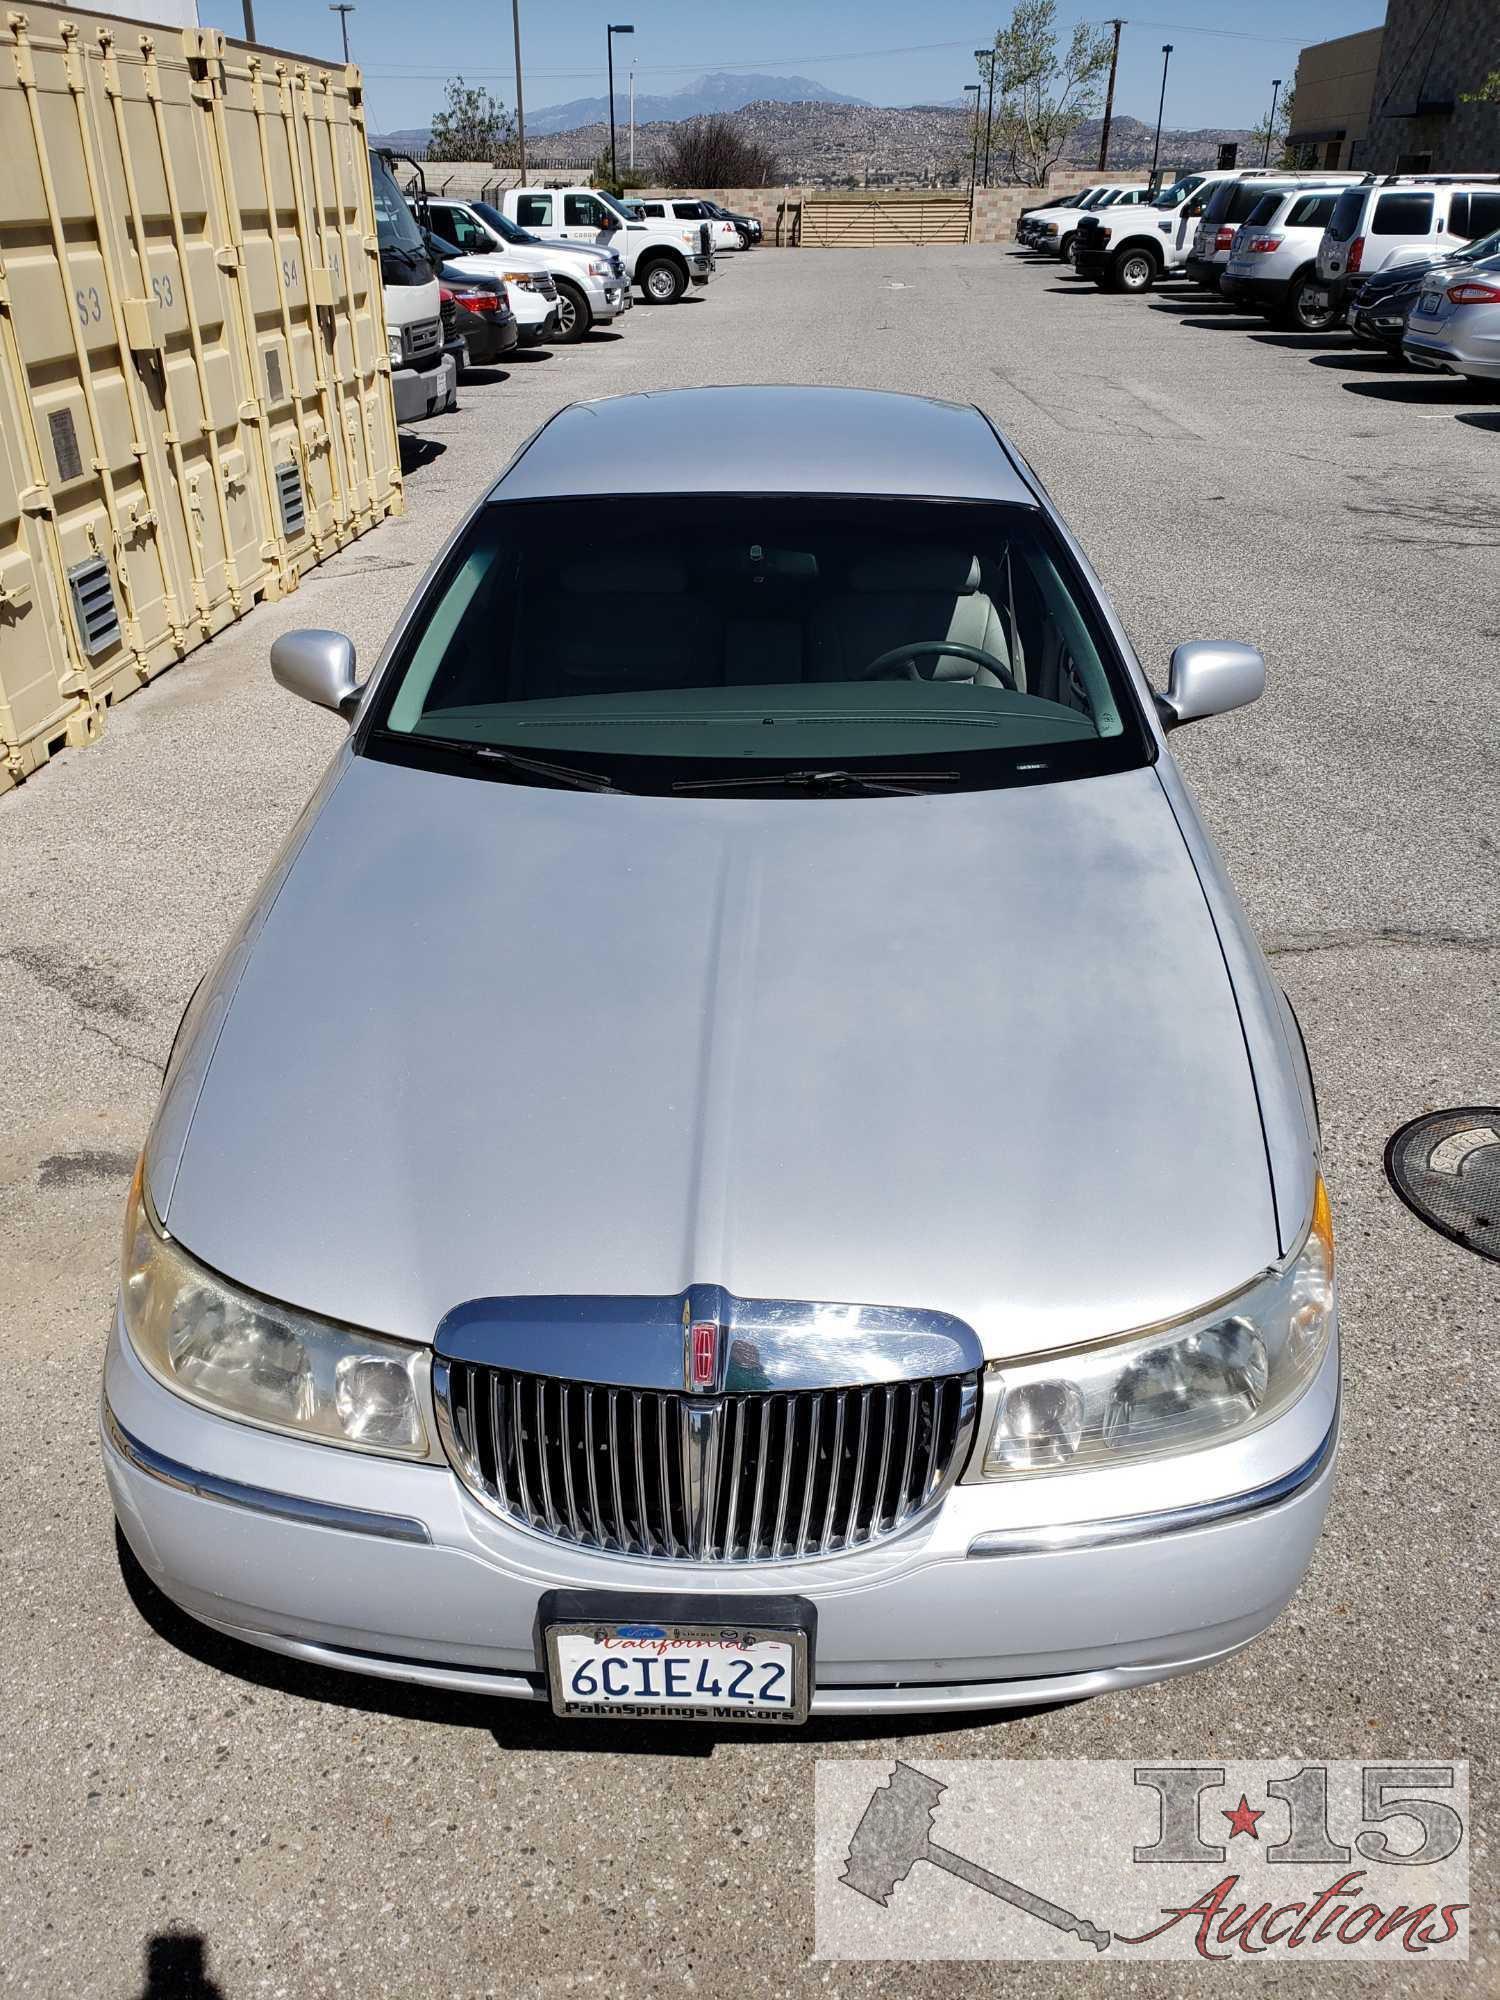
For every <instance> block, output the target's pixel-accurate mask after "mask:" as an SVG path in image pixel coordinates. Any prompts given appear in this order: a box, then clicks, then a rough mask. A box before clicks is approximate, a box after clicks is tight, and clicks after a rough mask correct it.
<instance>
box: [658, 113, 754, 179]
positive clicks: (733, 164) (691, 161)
mask: <svg viewBox="0 0 1500 2000" xmlns="http://www.w3.org/2000/svg"><path fill="white" fill-rule="evenodd" d="M657 164H658V166H659V168H660V170H661V177H662V181H663V183H664V184H665V185H666V186H667V187H680V188H739V187H770V186H772V185H773V184H774V183H775V182H777V181H779V180H780V178H781V167H780V164H779V162H778V161H777V158H776V155H775V153H774V152H773V151H772V149H771V148H770V147H769V146H764V145H762V144H761V142H760V141H759V140H758V139H755V138H752V136H751V135H750V133H749V132H747V131H746V129H745V128H744V126H743V125H740V124H738V123H737V122H736V120H735V119H733V118H731V117H730V116H729V115H728V114H727V113H726V112H722V111H716V112H714V113H712V114H711V115H710V116H709V117H707V118H684V119H683V120H682V122H681V124H679V125H674V126H673V127H672V131H671V134H670V136H669V137H668V138H667V140H666V141H665V143H664V144H663V145H662V147H661V150H660V152H659V154H658V156H657Z"/></svg>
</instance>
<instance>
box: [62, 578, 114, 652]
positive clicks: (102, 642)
mask: <svg viewBox="0 0 1500 2000" xmlns="http://www.w3.org/2000/svg"><path fill="white" fill-rule="evenodd" d="M68 589H69V590H70V591H71V592H72V593H73V615H74V616H75V618H77V620H78V636H79V637H80V638H81V639H82V641H83V650H84V651H85V652H86V653H87V654H88V656H89V658H90V659H93V658H94V656H95V655H96V654H98V653H105V652H108V650H109V648H110V647H111V646H113V645H114V644H115V642H116V641H117V640H118V638H119V636H120V609H119V606H118V605H117V604H116V603H115V586H114V583H113V581H112V579H111V577H110V574H109V564H108V563H107V562H106V561H105V560H104V558H103V556H92V557H90V559H89V560H88V561H87V562H82V563H75V564H74V565H73V567H72V568H71V569H70V570H69V571H68Z"/></svg>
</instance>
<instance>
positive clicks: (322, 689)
mask: <svg viewBox="0 0 1500 2000" xmlns="http://www.w3.org/2000/svg"><path fill="white" fill-rule="evenodd" d="M271 672H272V674H273V676H274V677H275V679H276V681H277V683H278V685H279V686H281V687H284V688H285V689H286V690H287V692H288V693H289V694H298V695H301V697H302V699H303V700H304V701H311V702H316V704H317V705H318V707H319V708H331V709H332V710H333V711H334V713H335V714H336V715H341V716H343V718H344V720H345V721H346V722H347V721H348V720H349V719H350V717H351V716H352V715H353V713H354V711H355V709H356V708H357V707H358V705H359V697H360V695H361V694H362V693H363V691H364V690H363V689H362V688H361V687H360V685H359V682H358V681H357V680H356V679H355V677H354V641H353V640H352V639H346V638H345V637H344V635H343V633H342V632H322V631H317V630H313V631H307V632H283V633H282V635H281V637H280V638H279V639H277V640H276V641H275V642H274V644H273V645H272V647H271Z"/></svg>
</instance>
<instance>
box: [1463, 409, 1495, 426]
mask: <svg viewBox="0 0 1500 2000" xmlns="http://www.w3.org/2000/svg"><path fill="white" fill-rule="evenodd" d="M1458 421H1459V422H1460V423H1461V424H1472V425H1473V426H1474V428H1475V430H1477V431H1500V410H1460V411H1459V413H1458Z"/></svg>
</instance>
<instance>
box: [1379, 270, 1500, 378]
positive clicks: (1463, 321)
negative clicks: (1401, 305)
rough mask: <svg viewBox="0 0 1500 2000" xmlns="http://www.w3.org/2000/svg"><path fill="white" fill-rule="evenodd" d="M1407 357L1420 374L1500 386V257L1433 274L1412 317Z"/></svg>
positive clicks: (1406, 340)
mask: <svg viewBox="0 0 1500 2000" xmlns="http://www.w3.org/2000/svg"><path fill="white" fill-rule="evenodd" d="M1401 352H1402V353H1403V354H1404V355H1405V356H1406V358H1407V360H1408V361H1414V362H1415V363H1416V364H1417V366H1418V367H1419V368H1441V369H1444V370H1446V371H1447V373H1448V374H1450V375H1462V376H1464V377H1466V379H1467V380H1469V381H1470V382H1495V381H1500V257H1487V258H1485V259H1484V261H1483V262H1482V263H1476V264H1473V265H1471V266H1470V267H1469V268H1468V269H1467V270H1464V271H1455V270H1453V269H1452V268H1451V267H1449V268H1448V269H1446V270H1442V269H1440V270H1436V271H1429V272H1428V273H1427V275H1426V278H1425V280H1424V282H1423V285H1422V289H1421V291H1420V292H1419V293H1418V294H1417V297H1416V298H1415V299H1414V300H1413V302H1412V306H1411V310H1410V311H1409V312H1408V313H1407V315H1406V333H1405V336H1404V338H1403V339H1402V342H1401Z"/></svg>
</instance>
